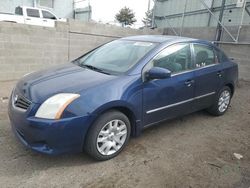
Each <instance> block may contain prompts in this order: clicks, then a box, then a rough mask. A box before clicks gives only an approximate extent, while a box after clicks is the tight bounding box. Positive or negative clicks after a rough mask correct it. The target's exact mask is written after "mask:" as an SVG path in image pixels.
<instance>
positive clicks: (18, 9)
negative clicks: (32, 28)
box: [15, 7, 23, 16]
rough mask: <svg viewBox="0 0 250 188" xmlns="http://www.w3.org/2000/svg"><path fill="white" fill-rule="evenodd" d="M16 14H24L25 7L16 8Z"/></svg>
mask: <svg viewBox="0 0 250 188" xmlns="http://www.w3.org/2000/svg"><path fill="white" fill-rule="evenodd" d="M15 14H16V15H20V16H22V15H23V9H22V8H21V7H17V8H16V9H15Z"/></svg>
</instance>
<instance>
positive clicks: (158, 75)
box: [145, 67, 171, 80]
mask: <svg viewBox="0 0 250 188" xmlns="http://www.w3.org/2000/svg"><path fill="white" fill-rule="evenodd" d="M170 77H171V71H170V70H168V69H164V68H161V67H153V68H151V69H150V70H148V71H147V72H146V73H145V78H146V80H153V79H165V78H170Z"/></svg>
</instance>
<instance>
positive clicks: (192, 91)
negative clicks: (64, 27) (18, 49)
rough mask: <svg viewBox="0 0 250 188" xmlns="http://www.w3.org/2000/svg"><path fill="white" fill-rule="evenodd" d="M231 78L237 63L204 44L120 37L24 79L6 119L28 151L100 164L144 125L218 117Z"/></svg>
mask: <svg viewBox="0 0 250 188" xmlns="http://www.w3.org/2000/svg"><path fill="white" fill-rule="evenodd" d="M237 79H238V66H237V64H236V63H234V62H232V61H231V60H230V59H229V58H228V57H227V56H226V55H225V54H224V52H223V51H222V50H220V49H219V48H218V47H217V46H215V45H213V44H211V43H209V42H207V41H201V40H197V39H191V38H183V37H175V36H133V37H127V38H122V39H119V40H115V41H112V42H110V43H107V44H104V45H102V46H100V47H98V48H96V49H94V50H92V51H90V52H88V53H86V54H84V55H83V56H81V57H79V58H77V59H76V60H74V61H72V62H71V63H68V64H64V65H60V66H56V67H53V68H50V69H47V70H43V71H40V72H35V73H31V74H29V75H26V76H24V77H23V78H22V79H21V80H20V81H19V82H18V83H17V85H16V87H15V88H14V90H13V92H12V94H11V100H10V102H9V118H10V122H11V125H12V129H13V132H14V133H15V135H16V136H17V138H18V139H19V140H20V141H21V142H22V143H23V144H24V145H26V146H27V147H29V148H31V149H33V150H35V151H38V152H41V153H45V154H60V153H65V152H80V151H83V150H84V151H86V152H87V153H88V154H89V155H91V156H92V157H94V158H95V159H97V160H107V159H111V158H113V157H115V156H117V155H118V154H119V153H120V152H121V151H122V150H123V148H124V147H125V146H126V144H127V143H128V140H129V138H130V137H131V136H138V135H140V133H141V132H142V130H143V129H144V128H146V127H148V126H151V125H154V124H156V123H159V122H161V121H165V120H168V119H171V118H175V117H177V116H182V115H184V114H188V113H192V112H195V111H198V110H202V109H207V111H208V112H210V113H211V114H213V115H216V116H220V115H223V114H224V113H225V112H226V111H227V109H228V107H229V105H230V100H231V98H232V96H233V94H234V91H235V85H236V82H237Z"/></svg>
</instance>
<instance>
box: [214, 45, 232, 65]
mask: <svg viewBox="0 0 250 188" xmlns="http://www.w3.org/2000/svg"><path fill="white" fill-rule="evenodd" d="M215 53H216V55H217V58H218V60H219V62H220V63H222V62H226V61H228V60H229V58H228V57H227V55H226V54H225V53H224V52H223V51H222V50H220V49H217V48H216V49H215Z"/></svg>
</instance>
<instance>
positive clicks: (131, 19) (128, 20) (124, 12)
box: [115, 7, 136, 26]
mask: <svg viewBox="0 0 250 188" xmlns="http://www.w3.org/2000/svg"><path fill="white" fill-rule="evenodd" d="M115 19H116V20H117V21H118V22H120V23H121V24H122V26H126V25H132V24H133V23H135V22H136V19H135V13H134V12H133V11H132V10H131V9H130V8H128V7H124V8H122V9H121V10H120V11H119V13H118V14H116V15H115Z"/></svg>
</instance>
